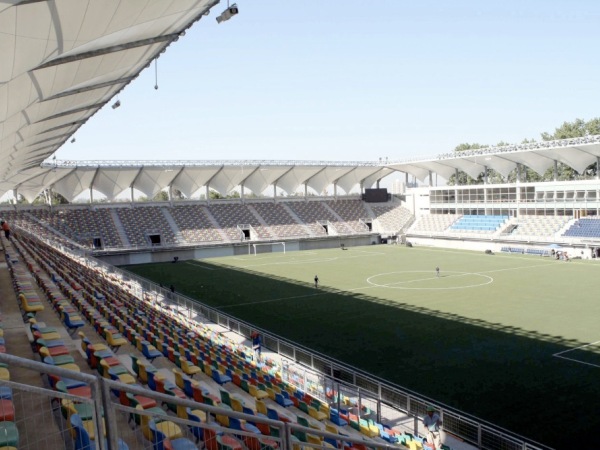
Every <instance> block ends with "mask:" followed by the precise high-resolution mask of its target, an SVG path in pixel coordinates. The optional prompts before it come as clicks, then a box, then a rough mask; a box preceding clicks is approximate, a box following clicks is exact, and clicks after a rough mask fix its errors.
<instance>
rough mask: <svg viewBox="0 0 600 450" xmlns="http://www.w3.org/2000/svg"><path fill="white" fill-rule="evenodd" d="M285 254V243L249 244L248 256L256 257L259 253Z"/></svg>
mask: <svg viewBox="0 0 600 450" xmlns="http://www.w3.org/2000/svg"><path fill="white" fill-rule="evenodd" d="M276 252H279V253H283V254H285V242H262V243H261V242H259V243H256V244H248V254H249V255H254V256H256V255H257V254H259V253H276Z"/></svg>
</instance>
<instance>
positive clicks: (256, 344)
mask: <svg viewBox="0 0 600 450" xmlns="http://www.w3.org/2000/svg"><path fill="white" fill-rule="evenodd" d="M251 337H252V350H254V357H255V358H256V359H257V360H258V361H260V354H261V351H262V344H261V342H260V341H261V340H260V334H259V333H257V332H256V331H255V332H254V333H252V335H251Z"/></svg>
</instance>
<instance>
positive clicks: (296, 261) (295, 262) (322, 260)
mask: <svg viewBox="0 0 600 450" xmlns="http://www.w3.org/2000/svg"><path fill="white" fill-rule="evenodd" d="M362 253H365V254H367V255H369V256H380V255H386V253H377V252H367V251H364V252H362ZM311 254H315V252H311ZM363 257H364V255H354V256H342V257H340V256H332V257H330V258H319V259H292V260H291V261H285V262H281V261H272V262H269V263H264V264H248V265H245V266H239V267H240V268H242V269H247V268H249V267H260V266H268V265H271V264H293V265H298V264H319V263H325V262H332V261H337V260H340V261H341V260H344V259H352V258H363ZM237 259H241V258H237ZM243 261H248V259H247V258H244V259H243Z"/></svg>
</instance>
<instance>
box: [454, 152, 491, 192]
mask: <svg viewBox="0 0 600 450" xmlns="http://www.w3.org/2000/svg"><path fill="white" fill-rule="evenodd" d="M487 147H488V146H487V145H480V144H477V143H474V144H469V143H463V144H458V145H457V146H456V148H455V149H454V151H455V152H464V151H467V150H478V149H482V148H487ZM482 183H483V175H482V176H481V179H480V178H479V177H478V178H477V179H474V178H471V177H470V176H469V175H467V174H466V173H465V172H463V171H462V170H460V171H459V172H458V180H457V179H456V174H454V175H451V176H450V178H449V179H448V185H449V186H454V185H465V184H482Z"/></svg>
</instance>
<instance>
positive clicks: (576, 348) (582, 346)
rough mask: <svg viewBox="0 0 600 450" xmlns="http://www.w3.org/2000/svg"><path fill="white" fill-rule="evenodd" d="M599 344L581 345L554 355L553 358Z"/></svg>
mask: <svg viewBox="0 0 600 450" xmlns="http://www.w3.org/2000/svg"><path fill="white" fill-rule="evenodd" d="M598 343H600V341H596V342H590V343H589V344H584V345H581V346H579V347H575V348H569V349H567V350H563V351H562V352H558V353H554V354H553V355H552V356H558V355H562V354H563V353H568V352H572V351H575V350H579V349H581V348H585V347H589V346H590V345H595V344H598Z"/></svg>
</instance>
